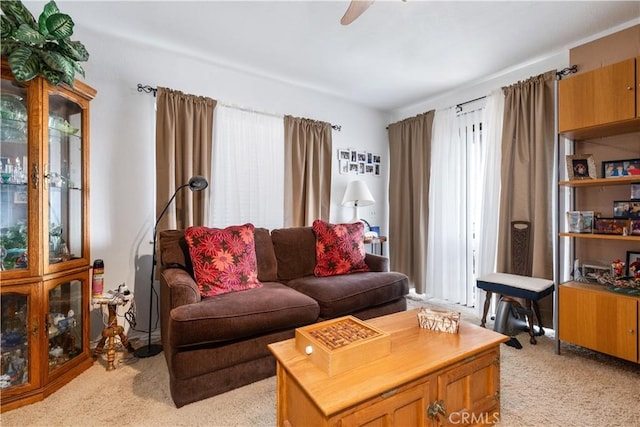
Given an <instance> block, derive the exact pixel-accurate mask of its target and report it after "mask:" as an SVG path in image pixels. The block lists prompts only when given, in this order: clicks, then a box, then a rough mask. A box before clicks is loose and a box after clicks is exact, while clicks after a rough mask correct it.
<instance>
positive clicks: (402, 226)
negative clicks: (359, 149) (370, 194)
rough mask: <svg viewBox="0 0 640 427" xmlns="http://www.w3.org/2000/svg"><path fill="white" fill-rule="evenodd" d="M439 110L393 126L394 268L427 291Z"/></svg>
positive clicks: (391, 205)
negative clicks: (433, 143) (434, 134)
mask: <svg viewBox="0 0 640 427" xmlns="http://www.w3.org/2000/svg"><path fill="white" fill-rule="evenodd" d="M434 114H435V111H429V112H427V113H424V114H420V115H418V116H416V117H412V118H409V119H405V120H403V121H401V122H398V123H394V124H391V125H389V245H390V248H391V250H390V260H389V261H390V267H391V269H392V270H394V271H400V272H402V273H404V274H406V275H407V276H408V277H409V283H410V285H411V286H414V287H415V289H416V292H417V293H425V291H426V265H427V238H428V235H427V234H428V233H427V231H428V225H429V174H430V170H431V129H432V125H433V117H434Z"/></svg>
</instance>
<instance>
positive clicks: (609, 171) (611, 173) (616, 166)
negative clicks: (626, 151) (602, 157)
mask: <svg viewBox="0 0 640 427" xmlns="http://www.w3.org/2000/svg"><path fill="white" fill-rule="evenodd" d="M634 175H637V176H640V159H628V160H610V161H605V162H602V177H603V178H619V177H621V176H634Z"/></svg>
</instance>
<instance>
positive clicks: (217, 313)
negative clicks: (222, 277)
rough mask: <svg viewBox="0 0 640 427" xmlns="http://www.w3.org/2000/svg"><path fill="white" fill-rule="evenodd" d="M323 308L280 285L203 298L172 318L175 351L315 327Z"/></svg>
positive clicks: (170, 324) (267, 285)
mask: <svg viewBox="0 0 640 427" xmlns="http://www.w3.org/2000/svg"><path fill="white" fill-rule="evenodd" d="M318 315H319V307H318V304H317V303H316V301H314V300H313V299H312V298H310V297H309V296H306V295H304V294H301V293H299V292H296V291H295V290H293V289H291V288H290V287H288V286H285V285H283V284H281V283H277V282H265V283H263V286H262V287H261V288H254V289H247V290H244V291H238V292H230V293H226V294H221V295H216V296H213V297H207V298H203V299H202V301H200V302H197V303H193V304H187V305H183V306H180V307H176V308H174V309H172V310H171V312H170V315H169V325H167V327H168V328H169V337H170V340H171V342H170V345H171V346H172V347H178V348H180V347H188V346H196V345H201V344H209V343H219V342H225V341H237V340H241V339H245V338H250V337H253V336H257V335H263V334H266V333H269V332H273V331H279V330H286V329H292V328H297V327H299V326H304V325H308V324H311V323H314V322H315V321H316V320H317V319H318Z"/></svg>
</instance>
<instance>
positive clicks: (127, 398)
mask: <svg viewBox="0 0 640 427" xmlns="http://www.w3.org/2000/svg"><path fill="white" fill-rule="evenodd" d="M423 304H424V305H428V306H432V307H436V308H438V307H440V308H441V307H443V306H441V305H438V304H435V303H432V302H430V301H427V302H426V303H425V302H423V301H421V300H418V299H415V298H414V299H413V300H411V301H410V305H411V306H416V305H418V306H419V305H423ZM461 311H462V312H463V318H464V319H468V320H473V321H475V322H477V318H475V316H474V313H473V311H471V310H461ZM519 338H520V342H521V343H522V344H523V347H524V348H523V349H522V350H516V349H514V348H511V347H507V346H504V345H503V346H501V350H502V363H501V369H502V373H501V385H502V390H501V401H502V420H501V422H500V425H502V426H509V427H512V426H513V427H516V426H579V427H584V426H594V427H595V426H624V427H630V426H640V366H639V365H636V364H632V363H627V362H624V361H621V360H618V359H614V358H610V357H608V356H604V355H601V354H597V353H594V352H591V351H588V350H585V349H581V348H578V347H574V346H571V345H564V344H563V346H562V355H560V356H558V355H556V354H555V353H554V343H553V338H552V337H550V336H544V337H540V338H539V339H538V345H537V346H532V345H530V344H529V342H528V339H527V335H526V334H521V335H520V336H519ZM168 388H169V386H168V373H167V368H166V364H165V361H164V357H163V356H162V354H160V355H158V356H155V357H152V358H148V359H140V360H137V359H135V358H134V359H124V360H122V361H121V363H119V364H118V368H117V369H116V370H115V371H111V372H106V371H105V369H104V360H99V361H97V362H96V363H95V364H94V366H92V367H91V368H90V369H88V370H87V371H86V372H84V373H83V374H81V375H80V376H78V377H77V378H75V379H74V380H73V381H71V382H70V383H69V384H67V385H66V386H64V387H63V388H62V389H60V390H59V391H57V392H56V393H54V394H53V395H51V396H49V397H48V398H47V399H45V400H44V401H42V402H38V403H35V404H32V405H28V406H25V407H22V408H19V409H15V410H13V411H9V412H7V413H4V414H2V416H1V419H0V422H1V424H2V426H3V427H9V426H113V425H116V426H247V427H249V426H251V427H253V426H274V425H275V377H272V378H268V379H266V380H263V381H260V382H257V383H254V384H251V385H248V386H246V387H243V388H240V389H237V390H233V391H231V392H228V393H225V394H223V395H219V396H216V397H213V398H210V399H207V400H204V401H201V402H196V403H194V404H191V405H187V406H185V407H182V408H180V409H176V408H175V406H174V405H173V403H172V401H171V397H170V396H169V390H168Z"/></svg>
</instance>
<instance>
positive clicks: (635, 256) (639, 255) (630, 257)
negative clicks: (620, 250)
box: [625, 251, 640, 277]
mask: <svg viewBox="0 0 640 427" xmlns="http://www.w3.org/2000/svg"><path fill="white" fill-rule="evenodd" d="M636 261H640V251H627V264H626V265H625V269H626V271H625V274H626V275H627V277H631V276H633V274H632V273H631V271H630V270H629V266H630V265H631V264H632V263H634V262H636Z"/></svg>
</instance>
